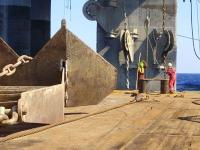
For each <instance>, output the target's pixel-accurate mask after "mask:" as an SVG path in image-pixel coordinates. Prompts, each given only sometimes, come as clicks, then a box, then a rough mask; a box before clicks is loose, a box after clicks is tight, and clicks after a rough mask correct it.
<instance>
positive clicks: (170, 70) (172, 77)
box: [166, 63, 176, 94]
mask: <svg viewBox="0 0 200 150" xmlns="http://www.w3.org/2000/svg"><path fill="white" fill-rule="evenodd" d="M166 74H167V75H168V76H169V92H170V93H171V94H173V93H174V87H175V83H176V70H175V68H173V67H172V63H168V68H167V70H166Z"/></svg>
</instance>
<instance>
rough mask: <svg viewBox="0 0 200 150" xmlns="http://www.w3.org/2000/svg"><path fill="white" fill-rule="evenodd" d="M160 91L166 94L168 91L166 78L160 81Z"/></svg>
mask: <svg viewBox="0 0 200 150" xmlns="http://www.w3.org/2000/svg"><path fill="white" fill-rule="evenodd" d="M160 93H161V94H167V93H168V80H161V81H160Z"/></svg>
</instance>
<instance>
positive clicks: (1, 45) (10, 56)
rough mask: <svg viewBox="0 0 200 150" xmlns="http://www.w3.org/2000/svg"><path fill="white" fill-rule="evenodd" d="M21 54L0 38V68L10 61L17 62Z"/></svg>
mask: <svg viewBox="0 0 200 150" xmlns="http://www.w3.org/2000/svg"><path fill="white" fill-rule="evenodd" d="M18 57H19V56H18V55H17V54H16V53H15V51H14V50H13V49H12V48H11V47H10V46H9V45H8V44H7V43H6V42H5V41H4V40H3V39H2V38H0V70H1V69H2V68H3V67H4V66H5V65H8V64H10V63H15V62H16V61H17V58H18Z"/></svg>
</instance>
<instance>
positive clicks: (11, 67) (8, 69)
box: [0, 55, 33, 77]
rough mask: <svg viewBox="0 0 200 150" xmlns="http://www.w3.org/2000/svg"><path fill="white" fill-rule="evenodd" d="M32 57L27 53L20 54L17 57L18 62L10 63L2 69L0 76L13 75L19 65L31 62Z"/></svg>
mask: <svg viewBox="0 0 200 150" xmlns="http://www.w3.org/2000/svg"><path fill="white" fill-rule="evenodd" d="M32 59H33V58H32V57H30V56H26V55H22V56H20V57H19V58H18V59H17V62H16V63H15V64H8V65H6V66H5V67H4V68H3V69H2V72H1V73H0V77H3V76H11V75H13V74H14V73H15V72H16V70H17V67H19V66H20V65H23V64H26V63H29V62H30V61H31V60H32Z"/></svg>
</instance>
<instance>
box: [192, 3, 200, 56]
mask: <svg viewBox="0 0 200 150" xmlns="http://www.w3.org/2000/svg"><path fill="white" fill-rule="evenodd" d="M190 11H191V12H190V13H191V17H190V19H191V20H190V21H191V31H192V44H193V50H194V53H195V55H196V57H197V58H198V59H199V60H200V56H199V55H198V54H197V51H196V47H195V42H194V26H193V4H192V0H190Z"/></svg>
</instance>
